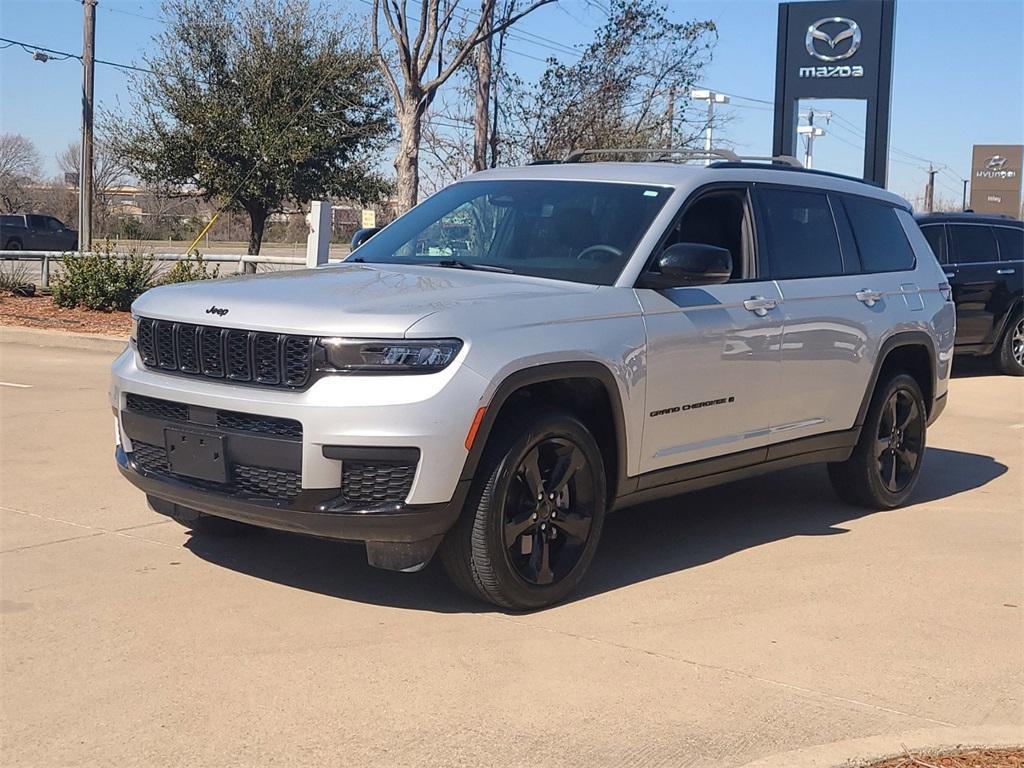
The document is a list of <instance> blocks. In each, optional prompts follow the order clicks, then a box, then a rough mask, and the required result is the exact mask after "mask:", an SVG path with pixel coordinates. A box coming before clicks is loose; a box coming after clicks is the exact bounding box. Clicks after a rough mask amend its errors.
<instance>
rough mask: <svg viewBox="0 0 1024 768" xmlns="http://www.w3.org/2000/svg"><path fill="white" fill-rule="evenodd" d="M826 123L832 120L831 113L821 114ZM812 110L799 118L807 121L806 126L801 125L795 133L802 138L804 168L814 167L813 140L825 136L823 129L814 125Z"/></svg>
mask: <svg viewBox="0 0 1024 768" xmlns="http://www.w3.org/2000/svg"><path fill="white" fill-rule="evenodd" d="M819 114H821V116H822V117H824V118H825V122H826V123H827V122H828V121H829V120H831V119H832V113H831V112H821V113H819ZM814 115H815V112H814V109H813V108H812V109H810V110H808V112H807V114H806V115H800V117H802V118H804V119H805V120H807V125H801V126H800V127H799V128H797V129H796V132H797V133H798V134H800V135H801V136H803V137H804V168H813V167H814V165H813V163H814V140H815V139H817V138H821V137H822V136H824V135H825V129H824V128H821V127H819V126H816V125H815V124H814Z"/></svg>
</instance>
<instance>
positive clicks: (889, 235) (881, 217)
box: [843, 195, 914, 272]
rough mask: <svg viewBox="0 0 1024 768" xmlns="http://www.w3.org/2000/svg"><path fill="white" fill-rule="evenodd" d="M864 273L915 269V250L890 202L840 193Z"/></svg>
mask: <svg viewBox="0 0 1024 768" xmlns="http://www.w3.org/2000/svg"><path fill="white" fill-rule="evenodd" d="M843 207H845V208H846V214H847V216H848V217H849V219H850V226H851V227H852V228H853V238H854V240H855V241H856V242H857V251H858V252H859V253H860V263H861V267H862V269H863V270H864V271H865V272H899V271H901V270H907V269H913V268H914V251H913V249H912V248H911V247H910V241H909V240H907V233H906V232H904V231H903V225H902V224H900V220H899V219H898V218H897V216H896V209H895V208H893V207H892V206H891V205H886V204H885V203H880V202H876V201H874V200H868V199H867V198H863V197H855V196H853V195H843Z"/></svg>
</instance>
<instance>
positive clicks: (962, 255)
mask: <svg viewBox="0 0 1024 768" xmlns="http://www.w3.org/2000/svg"><path fill="white" fill-rule="evenodd" d="M949 242H950V247H951V250H952V254H951V258H950V261H952V262H953V263H955V264H977V263H980V262H986V261H987V262H993V261H999V252H998V251H997V250H996V238H995V236H994V235H993V234H992V227H989V226H985V225H980V224H950V225H949Z"/></svg>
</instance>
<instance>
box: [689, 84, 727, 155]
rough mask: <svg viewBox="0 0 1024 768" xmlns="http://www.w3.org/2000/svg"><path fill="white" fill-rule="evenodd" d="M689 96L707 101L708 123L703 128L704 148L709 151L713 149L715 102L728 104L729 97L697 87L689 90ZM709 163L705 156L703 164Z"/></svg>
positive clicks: (696, 99)
mask: <svg viewBox="0 0 1024 768" xmlns="http://www.w3.org/2000/svg"><path fill="white" fill-rule="evenodd" d="M690 98H691V99H693V100H694V101H706V102H707V103H708V123H707V126H705V128H704V149H705V150H706V151H708V152H710V151H711V150H712V149H714V123H715V104H728V103H729V97H728V96H726V95H725V94H724V93H715V92H714V91H710V90H708V89H707V88H697V89H696V90H693V91H690ZM710 164H711V157H710V156H709V157H707V158H705V160H704V165H710Z"/></svg>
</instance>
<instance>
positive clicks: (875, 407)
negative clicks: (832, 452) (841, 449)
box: [828, 373, 928, 509]
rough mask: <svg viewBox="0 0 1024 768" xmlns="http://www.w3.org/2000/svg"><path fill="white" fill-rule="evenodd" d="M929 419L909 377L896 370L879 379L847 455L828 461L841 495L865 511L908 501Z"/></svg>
mask: <svg viewBox="0 0 1024 768" xmlns="http://www.w3.org/2000/svg"><path fill="white" fill-rule="evenodd" d="M927 421H928V417H927V410H926V408H925V404H924V397H923V396H922V395H921V388H920V387H919V386H918V384H917V381H916V380H915V379H914V378H913V377H912V376H908V375H907V374H905V373H900V374H896V375H894V376H892V377H890V378H888V379H886V380H884V381H879V382H878V384H877V385H876V387H875V392H874V394H873V395H872V397H871V405H870V407H869V408H868V413H867V418H866V419H865V420H864V426H863V427H862V428H861V431H860V438H859V440H858V441H857V445H856V447H855V448H854V449H853V453H852V454H850V458H849V459H847V460H846V461H843V462H836V463H832V464H829V465H828V475H829V479H830V480H831V481H832V487H833V489H835V492H836V494H837V495H838V496H839V498H841V499H842V500H843V501H845V502H848V503H850V504H854V505H856V506H859V507H867V508H868V509H893V508H895V507H898V506H900V505H901V504H903V503H904V502H906V500H907V499H908V498H909V497H910V495H911V494H912V493H913V492H914V487H915V486H916V485H917V481H918V478H919V477H920V475H921V464H922V462H923V460H924V451H925V444H926V435H927V429H928V426H927ZM894 425H895V426H898V427H899V428H898V429H893V426H894Z"/></svg>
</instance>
